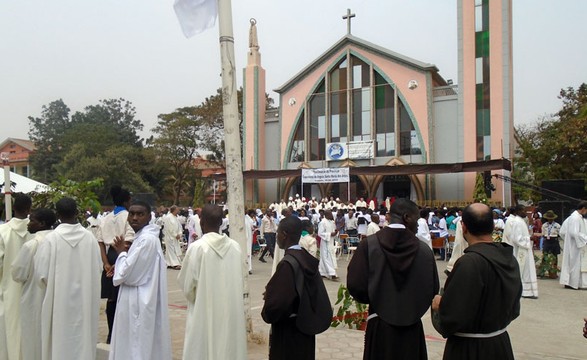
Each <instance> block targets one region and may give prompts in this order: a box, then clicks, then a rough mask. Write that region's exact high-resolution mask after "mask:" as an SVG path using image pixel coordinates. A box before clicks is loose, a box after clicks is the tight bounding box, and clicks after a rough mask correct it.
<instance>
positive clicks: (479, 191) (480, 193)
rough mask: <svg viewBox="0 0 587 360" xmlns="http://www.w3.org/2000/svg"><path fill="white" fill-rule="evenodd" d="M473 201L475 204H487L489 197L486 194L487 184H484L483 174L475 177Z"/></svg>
mask: <svg viewBox="0 0 587 360" xmlns="http://www.w3.org/2000/svg"><path fill="white" fill-rule="evenodd" d="M473 200H474V201H475V202H479V203H483V204H487V195H486V194H485V183H484V182H483V173H477V177H475V188H474V189H473Z"/></svg>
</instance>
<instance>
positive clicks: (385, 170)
mask: <svg viewBox="0 0 587 360" xmlns="http://www.w3.org/2000/svg"><path fill="white" fill-rule="evenodd" d="M501 169H504V170H508V171H511V169H512V163H511V161H509V160H508V159H503V158H502V159H496V160H483V161H470V162H463V163H451V164H406V165H379V166H356V167H350V168H349V171H350V175H418V174H448V173H461V172H482V171H489V170H501ZM301 175H302V169H301V168H298V169H287V170H247V171H243V177H244V179H276V178H288V177H296V176H301ZM210 177H212V178H215V179H216V180H223V179H225V178H226V174H213V175H211V176H210Z"/></svg>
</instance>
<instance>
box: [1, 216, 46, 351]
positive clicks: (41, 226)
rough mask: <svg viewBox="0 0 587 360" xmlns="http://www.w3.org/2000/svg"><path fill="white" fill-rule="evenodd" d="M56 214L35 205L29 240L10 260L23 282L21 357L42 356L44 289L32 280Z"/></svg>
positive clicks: (15, 277)
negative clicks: (39, 255)
mask: <svg viewBox="0 0 587 360" xmlns="http://www.w3.org/2000/svg"><path fill="white" fill-rule="evenodd" d="M56 221H57V218H56V217H55V213H54V212H53V211H52V210H49V209H36V210H35V211H33V212H32V213H31V215H30V221H29V224H28V230H29V233H31V234H34V238H33V239H32V240H29V241H27V242H26V243H25V244H24V245H23V246H22V248H21V249H20V251H19V253H18V256H17V258H16V259H15V260H14V262H13V263H12V278H13V279H14V281H16V282H19V283H21V284H22V297H21V298H20V308H21V309H24V310H23V311H21V314H20V326H21V333H22V336H21V338H22V339H25V341H21V346H20V347H21V351H22V360H38V359H40V358H41V327H40V326H39V324H40V323H41V306H42V305H43V297H44V296H45V292H44V291H43V289H42V288H41V287H40V286H38V284H37V283H36V282H35V281H34V276H33V275H34V257H35V254H36V253H37V249H38V246H39V244H41V243H42V242H43V241H44V240H45V237H46V236H47V235H49V233H51V231H52V229H51V227H52V226H53V224H55V222H56Z"/></svg>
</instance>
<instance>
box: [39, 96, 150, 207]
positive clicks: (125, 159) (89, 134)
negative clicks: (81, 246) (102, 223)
mask: <svg viewBox="0 0 587 360" xmlns="http://www.w3.org/2000/svg"><path fill="white" fill-rule="evenodd" d="M69 113H70V110H69V108H68V107H67V106H66V105H65V104H64V103H63V101H62V100H57V101H54V102H52V103H50V104H49V105H47V106H43V110H42V112H41V116H40V117H38V118H34V117H29V122H30V130H29V136H30V138H31V140H32V141H33V142H35V145H36V146H37V151H35V153H34V154H33V155H32V156H31V165H32V170H33V178H35V179H37V180H40V181H42V182H45V183H49V182H52V181H55V180H58V179H60V178H66V179H70V180H73V181H75V182H85V181H91V180H93V179H96V178H102V179H103V184H104V188H103V189H102V190H101V191H100V192H99V193H98V196H99V198H100V199H102V200H105V199H107V198H108V189H109V188H110V187H111V186H112V185H114V184H122V185H123V186H125V187H126V188H128V189H129V190H130V191H133V192H152V191H153V187H152V186H151V184H154V185H155V184H157V179H155V178H153V177H152V175H151V176H150V174H152V173H153V172H154V170H155V169H154V165H153V164H154V161H153V159H154V156H153V154H152V153H149V152H146V151H145V149H144V148H143V143H142V139H141V138H140V137H139V135H138V131H140V130H142V129H143V125H142V123H141V122H140V120H138V119H136V118H135V115H136V112H135V108H134V107H133V106H132V104H131V103H130V102H129V101H126V100H124V99H109V100H101V101H100V102H99V103H98V104H97V105H90V106H87V107H86V108H85V109H84V111H82V112H76V113H75V114H73V115H72V116H71V117H70V115H69ZM156 173H157V172H156Z"/></svg>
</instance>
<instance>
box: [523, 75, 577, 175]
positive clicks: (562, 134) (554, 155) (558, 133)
mask: <svg viewBox="0 0 587 360" xmlns="http://www.w3.org/2000/svg"><path fill="white" fill-rule="evenodd" d="M559 99H561V100H562V102H563V106H562V108H561V110H560V111H559V112H557V113H556V114H555V115H553V116H548V117H544V118H542V119H540V120H539V121H538V122H537V123H536V124H534V125H527V126H520V127H518V128H517V129H516V140H517V141H518V145H519V147H520V149H519V150H520V151H519V154H518V156H517V157H516V158H515V159H514V165H515V166H520V167H521V168H522V169H523V170H522V171H523V172H527V173H530V174H531V176H528V178H529V179H528V180H531V181H532V183H533V185H537V186H540V184H541V182H542V181H543V180H548V179H585V180H587V173H586V170H587V149H586V148H585V134H586V133H587V84H585V83H583V84H581V85H580V86H579V87H578V88H577V89H573V88H572V87H569V88H567V89H561V91H560V95H559Z"/></svg>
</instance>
